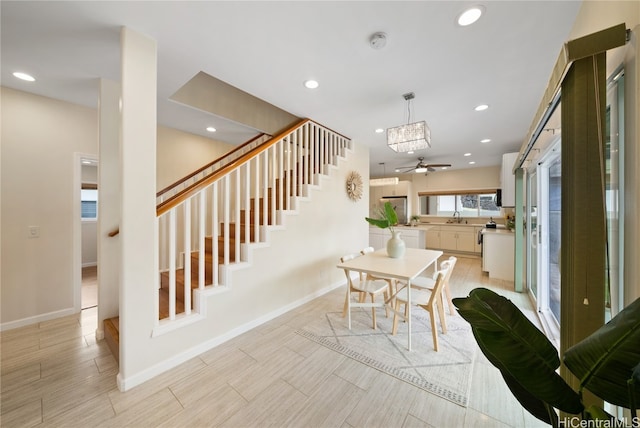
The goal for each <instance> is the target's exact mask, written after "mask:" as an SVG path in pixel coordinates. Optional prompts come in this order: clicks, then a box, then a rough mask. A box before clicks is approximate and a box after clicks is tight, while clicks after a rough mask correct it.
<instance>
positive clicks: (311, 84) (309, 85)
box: [304, 80, 320, 89]
mask: <svg viewBox="0 0 640 428" xmlns="http://www.w3.org/2000/svg"><path fill="white" fill-rule="evenodd" d="M318 86H320V84H319V83H318V82H317V81H315V80H306V81H305V82H304V87H305V88H307V89H316V88H317V87H318Z"/></svg>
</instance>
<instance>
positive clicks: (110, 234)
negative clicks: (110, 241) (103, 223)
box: [107, 228, 120, 238]
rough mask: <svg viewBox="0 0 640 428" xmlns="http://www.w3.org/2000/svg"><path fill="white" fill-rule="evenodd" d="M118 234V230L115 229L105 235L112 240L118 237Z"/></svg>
mask: <svg viewBox="0 0 640 428" xmlns="http://www.w3.org/2000/svg"><path fill="white" fill-rule="evenodd" d="M119 233H120V228H117V229H115V230H112V231H111V232H109V233H107V235H108V236H109V238H113V237H114V236H116V235H118V234H119Z"/></svg>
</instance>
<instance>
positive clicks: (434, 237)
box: [426, 226, 441, 250]
mask: <svg viewBox="0 0 640 428" xmlns="http://www.w3.org/2000/svg"><path fill="white" fill-rule="evenodd" d="M426 239H427V241H426V248H429V249H432V250H439V249H440V248H441V246H440V227H433V226H431V227H429V229H428V230H427V231H426Z"/></svg>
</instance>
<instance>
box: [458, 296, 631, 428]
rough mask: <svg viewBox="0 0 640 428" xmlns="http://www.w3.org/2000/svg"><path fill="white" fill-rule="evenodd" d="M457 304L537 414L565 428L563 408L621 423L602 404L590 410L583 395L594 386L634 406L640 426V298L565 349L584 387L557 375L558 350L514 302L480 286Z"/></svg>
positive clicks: (521, 399) (520, 396)
mask: <svg viewBox="0 0 640 428" xmlns="http://www.w3.org/2000/svg"><path fill="white" fill-rule="evenodd" d="M453 304H454V305H455V306H456V308H457V309H458V312H459V313H460V315H461V316H462V317H463V318H464V319H465V320H467V321H468V322H469V323H470V324H471V327H472V331H473V335H474V337H475V339H476V342H477V343H478V346H479V347H480V349H481V350H482V352H483V353H484V355H485V356H486V357H487V359H488V360H489V361H490V362H491V363H492V364H493V365H494V366H496V367H497V368H498V369H499V370H500V373H501V374H502V377H503V378H504V380H505V382H506V384H507V386H508V387H509V389H510V390H511V392H512V393H513V395H514V396H515V397H516V399H517V400H518V401H519V402H520V404H522V406H523V407H524V408H525V409H527V411H529V413H531V414H532V415H533V416H535V417H536V418H538V419H540V420H542V421H544V422H546V423H548V424H550V425H552V426H553V427H558V426H560V419H559V417H558V414H557V412H556V409H557V410H560V411H563V412H565V413H569V414H574V415H580V417H582V419H583V420H600V421H609V423H615V421H614V420H613V419H612V416H611V415H608V414H607V413H606V412H605V411H604V410H603V409H601V408H599V407H596V406H590V407H589V408H585V406H584V404H583V402H582V393H583V390H584V389H587V390H589V391H590V392H592V393H593V394H595V395H596V396H598V397H600V398H602V399H603V400H604V401H606V402H608V403H611V404H615V405H618V406H622V407H626V408H628V409H630V410H631V415H632V416H633V420H632V424H634V425H632V426H639V425H638V424H639V422H640V419H639V418H638V417H637V413H636V409H637V408H638V400H639V399H640V299H637V300H636V301H635V302H633V303H631V304H630V305H629V306H627V307H626V308H625V309H624V310H622V311H621V312H620V313H619V314H618V315H616V316H615V317H614V318H613V319H612V320H611V321H609V322H608V323H607V324H605V325H604V326H602V327H601V328H600V329H598V330H597V331H596V332H594V333H593V334H591V335H590V336H589V337H587V338H585V339H584V340H582V341H581V342H579V343H577V344H576V345H574V346H572V347H571V348H569V349H568V350H567V351H566V352H565V354H564V358H563V363H564V364H565V366H566V367H567V368H568V369H569V370H570V371H571V372H572V373H573V374H574V375H575V376H576V377H577V378H578V379H579V380H580V388H579V390H578V391H577V392H576V391H574V390H573V389H572V388H571V387H570V386H569V385H568V384H567V383H566V382H565V381H564V379H563V378H562V377H561V376H560V375H559V374H558V373H557V370H558V368H559V367H560V358H559V357H558V352H557V350H556V348H555V347H554V346H553V344H552V343H551V342H550V341H549V340H548V339H547V338H546V336H545V335H544V334H543V333H542V332H541V331H540V330H539V329H538V328H536V327H535V326H534V325H533V324H532V323H531V321H529V319H528V318H527V317H526V316H525V315H524V314H523V313H522V312H521V311H520V309H518V307H517V306H515V305H514V304H513V303H512V302H511V301H510V300H508V299H506V298H505V297H503V296H500V295H498V294H496V293H494V292H493V291H491V290H488V289H486V288H476V289H474V290H472V291H471V293H469V296H468V297H465V298H456V299H453ZM611 426H613V425H611ZM615 426H618V425H615Z"/></svg>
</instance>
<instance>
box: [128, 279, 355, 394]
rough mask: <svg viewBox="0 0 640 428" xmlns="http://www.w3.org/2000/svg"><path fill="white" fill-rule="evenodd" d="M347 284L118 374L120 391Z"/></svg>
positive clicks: (303, 299)
mask: <svg viewBox="0 0 640 428" xmlns="http://www.w3.org/2000/svg"><path fill="white" fill-rule="evenodd" d="M344 283H345V281H339V282H337V283H335V284H332V285H330V286H328V287H324V288H321V289H320V290H318V291H316V292H314V293H312V294H309V295H308V296H305V297H303V298H302V299H299V300H296V301H294V302H292V303H290V304H288V305H285V306H283V307H281V308H278V309H276V310H275V311H272V312H269V313H267V314H265V315H263V316H261V317H260V318H256V319H255V320H252V321H249V322H248V323H246V324H243V325H240V326H238V327H236V328H234V329H232V330H230V331H228V332H227V333H224V334H222V335H220V336H218V337H214V338H213V339H210V340H208V341H206V342H202V343H200V344H198V345H196V346H194V347H192V348H190V349H187V350H186V351H184V352H181V353H179V354H177V355H175V356H173V357H171V358H169V359H167V360H165V361H162V362H160V363H158V364H156V365H154V366H152V367H149V368H148V369H146V370H143V371H141V372H139V373H137V374H135V375H133V376H129V377H127V378H124V377H123V376H122V373H118V377H117V383H118V389H119V390H120V391H122V392H124V391H127V390H129V389H131V388H133V387H135V386H138V385H140V384H142V383H144V382H146V381H148V380H150V379H151V378H153V377H155V376H157V375H159V374H161V373H164V372H166V371H167V370H170V369H172V368H174V367H176V366H178V365H180V364H182V363H184V362H186V361H188V360H190V359H192V358H194V357H196V356H198V355H200V354H202V353H203V352H206V351H208V350H210V349H213V348H215V347H216V346H219V345H221V344H223V343H225V342H227V341H228V340H231V339H233V338H234V337H236V336H239V335H241V334H243V333H246V332H247V331H249V330H251V329H253V328H256V327H258V326H259V325H262V324H264V323H266V322H267V321H271V320H272V319H274V318H277V317H279V316H280V315H282V314H284V313H286V312H289V311H290V310H292V309H295V308H297V307H299V306H302V305H304V304H305V303H308V302H310V301H312V300H313V299H315V298H317V297H320V296H322V295H324V294H326V293H328V292H330V291H332V290H334V289H336V288H338V287H341V286H343V285H344Z"/></svg>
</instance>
